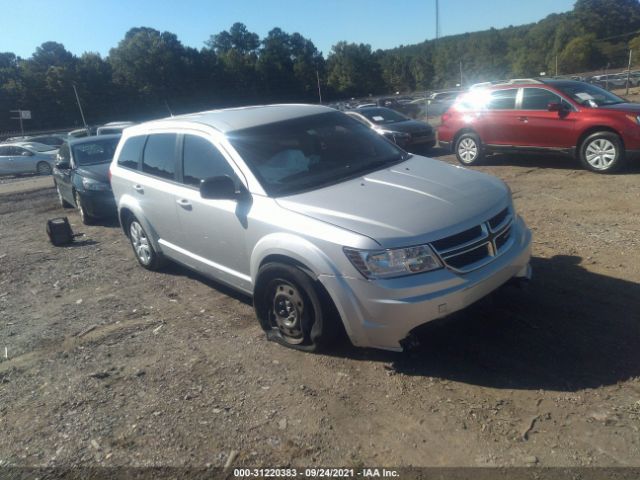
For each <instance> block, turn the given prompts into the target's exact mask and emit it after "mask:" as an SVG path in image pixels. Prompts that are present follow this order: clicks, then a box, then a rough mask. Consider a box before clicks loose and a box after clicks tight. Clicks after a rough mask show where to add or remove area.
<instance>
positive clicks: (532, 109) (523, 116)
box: [515, 87, 576, 148]
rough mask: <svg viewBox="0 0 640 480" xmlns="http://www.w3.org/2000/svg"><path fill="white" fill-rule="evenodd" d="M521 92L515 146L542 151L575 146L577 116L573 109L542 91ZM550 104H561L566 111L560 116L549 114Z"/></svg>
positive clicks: (554, 113)
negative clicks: (540, 149) (535, 148)
mask: <svg viewBox="0 0 640 480" xmlns="http://www.w3.org/2000/svg"><path fill="white" fill-rule="evenodd" d="M523 90H524V91H523V94H522V101H521V104H520V108H519V110H518V114H519V118H520V125H519V128H518V129H517V133H516V142H517V143H515V145H519V146H523V147H545V148H569V147H572V146H574V145H575V139H574V129H575V122H576V115H575V111H574V109H573V107H572V106H571V105H570V104H569V103H568V102H567V101H566V100H562V98H560V96H558V95H557V94H556V93H554V92H552V91H550V90H547V89H545V88H537V87H536V88H534V87H531V88H524V89H523ZM550 103H558V104H560V103H561V104H562V105H563V106H564V107H565V108H564V109H563V110H562V111H560V112H550V111H549V104H550Z"/></svg>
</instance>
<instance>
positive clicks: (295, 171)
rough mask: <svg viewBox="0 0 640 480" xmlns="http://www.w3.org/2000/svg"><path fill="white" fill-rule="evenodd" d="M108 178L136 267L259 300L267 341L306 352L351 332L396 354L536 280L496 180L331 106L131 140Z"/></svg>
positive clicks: (273, 111) (188, 126)
mask: <svg viewBox="0 0 640 480" xmlns="http://www.w3.org/2000/svg"><path fill="white" fill-rule="evenodd" d="M110 171H111V176H112V178H111V183H112V187H113V192H114V194H115V198H116V202H117V205H118V212H119V218H120V223H121V224H122V227H123V229H124V231H125V233H126V235H127V236H128V237H129V239H130V241H131V244H132V246H133V250H134V252H135V255H136V257H137V259H138V262H139V263H140V264H141V265H142V266H143V267H145V268H148V269H151V270H154V269H157V268H160V267H161V265H162V263H163V261H164V260H165V259H171V260H173V261H176V262H178V263H181V264H183V265H186V266H187V267H189V268H192V269H194V270H197V271H199V272H201V273H203V274H204V275H207V276H210V277H212V278H215V279H216V280H218V281H220V282H223V283H225V284H228V285H230V286H231V287H233V288H235V289H237V290H239V291H241V292H244V293H246V294H249V295H252V296H253V302H254V306H255V311H256V314H257V317H258V320H259V321H260V324H261V326H262V328H263V329H264V330H265V331H266V332H267V336H268V338H270V339H272V340H276V341H278V342H280V343H282V344H284V345H287V346H290V347H294V348H298V349H302V350H308V351H313V350H316V349H318V348H320V347H322V346H325V345H327V344H330V343H331V339H332V336H333V335H334V334H335V333H336V332H337V331H339V330H340V329H341V328H342V327H344V330H346V333H347V334H348V336H349V338H350V339H351V342H352V343H353V344H354V345H356V346H367V347H375V348H382V349H387V350H396V351H399V350H402V349H403V347H404V346H405V345H406V344H405V340H406V339H408V338H411V332H412V330H413V329H414V328H415V327H417V326H419V325H421V324H424V323H425V322H428V321H430V320H433V319H436V318H439V317H443V316H446V315H448V314H450V313H451V312H454V311H456V310H459V309H461V308H463V307H465V306H467V305H469V304H471V303H473V302H475V301H476V300H478V299H480V298H481V297H483V296H485V295H487V294H488V293H490V292H491V291H493V290H495V289H496V288H498V287H499V286H501V285H502V284H504V283H505V282H507V281H508V280H510V279H512V278H514V277H528V276H529V274H530V268H529V257H530V245H531V233H530V231H529V229H528V228H527V227H526V225H525V224H524V222H523V221H522V219H521V218H520V217H519V216H517V215H516V213H515V211H514V209H513V204H512V201H511V193H510V190H509V188H508V187H507V186H506V185H505V184H504V183H503V182H502V181H501V180H499V179H497V178H494V177H492V176H489V175H486V174H483V173H479V172H475V171H472V170H467V169H464V168H461V167H456V166H451V165H448V164H446V163H443V162H440V161H437V160H432V159H428V158H425V157H420V156H414V155H411V154H409V153H406V152H405V151H403V150H401V149H400V148H398V147H397V146H396V145H394V144H393V143H392V142H390V141H388V140H387V139H385V138H384V137H382V136H380V135H378V134H376V133H375V132H373V131H372V130H370V129H369V128H367V127H366V126H364V125H362V124H361V123H359V122H358V121H356V120H354V119H352V118H349V117H348V116H347V115H345V114H344V113H341V112H338V111H335V110H332V109H330V108H326V107H321V106H313V105H269V106H260V107H246V108H237V109H228V110H216V111H210V112H203V113H196V114H191V115H183V116H180V117H173V118H171V119H167V120H160V121H154V122H149V123H145V124H141V125H137V126H134V127H130V128H127V129H126V130H125V132H124V134H123V136H122V139H121V141H120V143H119V145H118V148H117V150H116V154H115V158H114V161H113V163H112V165H111V167H110Z"/></svg>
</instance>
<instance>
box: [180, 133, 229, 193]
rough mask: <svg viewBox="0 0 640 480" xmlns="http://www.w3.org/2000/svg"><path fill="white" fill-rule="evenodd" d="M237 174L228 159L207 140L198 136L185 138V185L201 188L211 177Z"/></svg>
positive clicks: (183, 175) (183, 176)
mask: <svg viewBox="0 0 640 480" xmlns="http://www.w3.org/2000/svg"><path fill="white" fill-rule="evenodd" d="M221 175H229V176H230V177H232V178H233V177H234V176H235V173H234V171H233V169H232V168H231V165H229V163H228V162H227V159H226V158H224V156H223V155H222V154H221V153H220V151H219V150H218V149H217V148H216V147H215V146H214V145H213V144H212V143H211V142H209V141H208V140H206V139H205V138H202V137H199V136H197V135H185V136H184V149H183V174H182V178H183V182H184V183H185V185H192V186H194V187H199V186H200V181H201V180H204V179H205V178H209V177H217V176H221Z"/></svg>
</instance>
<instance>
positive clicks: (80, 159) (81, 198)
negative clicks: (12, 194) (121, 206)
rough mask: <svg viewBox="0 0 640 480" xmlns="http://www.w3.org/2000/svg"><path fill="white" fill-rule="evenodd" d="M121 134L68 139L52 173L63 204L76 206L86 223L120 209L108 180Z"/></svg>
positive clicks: (67, 206) (69, 206) (59, 153)
mask: <svg viewBox="0 0 640 480" xmlns="http://www.w3.org/2000/svg"><path fill="white" fill-rule="evenodd" d="M119 140H120V135H103V136H100V137H86V138H81V139H77V140H71V141H69V143H65V144H64V145H62V147H61V148H60V151H59V152H58V158H57V161H56V164H55V167H54V169H53V177H54V182H55V185H56V190H57V191H58V198H59V199H60V204H61V205H62V206H63V207H66V208H71V207H74V206H75V207H76V208H77V209H78V213H79V214H80V218H81V219H82V222H83V223H84V224H85V225H90V224H92V223H94V222H95V220H96V219H98V218H106V217H114V216H116V213H117V209H116V203H115V200H114V198H113V192H112V191H111V185H110V183H109V176H108V175H109V165H110V163H111V160H112V159H113V155H114V153H115V151H116V147H117V146H118V141H119Z"/></svg>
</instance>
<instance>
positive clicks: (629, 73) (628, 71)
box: [625, 49, 632, 95]
mask: <svg viewBox="0 0 640 480" xmlns="http://www.w3.org/2000/svg"><path fill="white" fill-rule="evenodd" d="M631 52H632V50H631V49H629V65H628V66H627V93H625V95H629V76H630V75H631Z"/></svg>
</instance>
